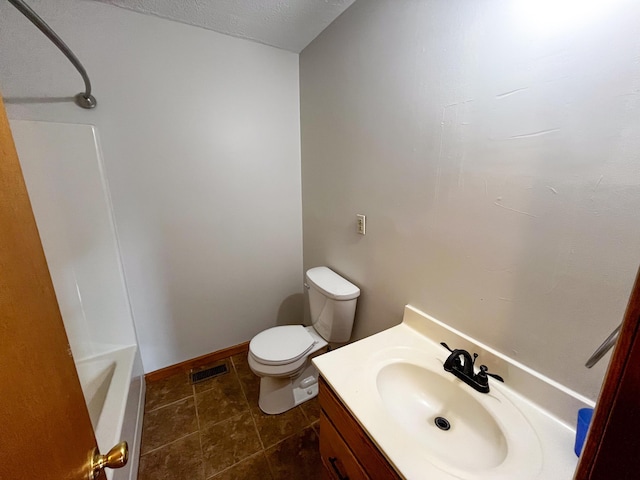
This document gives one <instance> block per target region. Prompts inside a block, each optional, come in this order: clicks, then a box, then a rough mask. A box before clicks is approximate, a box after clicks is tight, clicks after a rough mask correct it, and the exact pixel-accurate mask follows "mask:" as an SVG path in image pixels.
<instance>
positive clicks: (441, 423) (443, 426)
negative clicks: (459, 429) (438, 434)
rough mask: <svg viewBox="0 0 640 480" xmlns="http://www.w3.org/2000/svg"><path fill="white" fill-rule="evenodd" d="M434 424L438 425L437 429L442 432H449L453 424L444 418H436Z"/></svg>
mask: <svg viewBox="0 0 640 480" xmlns="http://www.w3.org/2000/svg"><path fill="white" fill-rule="evenodd" d="M433 422H434V423H435V424H436V427H438V428H439V429H440V430H444V431H447V430H449V429H450V428H451V424H450V423H449V420H447V419H446V418H444V417H436V419H435V420H434V421H433Z"/></svg>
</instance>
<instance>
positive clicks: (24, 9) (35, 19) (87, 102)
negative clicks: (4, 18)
mask: <svg viewBox="0 0 640 480" xmlns="http://www.w3.org/2000/svg"><path fill="white" fill-rule="evenodd" d="M9 3H10V4H11V5H13V6H14V7H16V8H17V9H18V10H19V11H20V13H22V14H23V15H24V16H25V17H27V18H28V19H29V21H31V23H33V24H34V25H35V26H36V27H38V30H40V31H41V32H42V33H44V34H45V35H46V36H47V38H48V39H49V40H51V41H52V42H53V44H54V45H55V46H56V47H58V48H59V49H60V51H61V52H62V53H64V55H65V57H67V58H68V59H69V61H70V62H71V63H72V64H73V66H74V67H76V70H78V73H79V74H80V75H81V76H82V79H83V80H84V90H85V91H84V92H80V93H79V94H77V95H76V96H75V97H74V100H75V102H76V105H78V106H80V107H82V108H94V107H95V106H96V105H97V104H98V102H97V100H96V99H95V97H94V96H93V95H91V81H90V80H89V76H88V75H87V71H86V70H85V69H84V67H83V66H82V63H80V60H78V57H76V56H75V55H74V54H73V52H72V51H71V49H70V48H69V47H67V44H66V43H64V42H63V41H62V39H61V38H60V37H59V36H58V35H57V34H56V32H54V31H53V30H52V29H51V27H50V26H49V25H47V24H46V22H45V21H44V20H42V18H40V17H39V16H38V14H37V13H36V12H34V11H33V10H32V9H31V7H30V6H29V5H27V4H26V3H24V2H23V1H22V0H9Z"/></svg>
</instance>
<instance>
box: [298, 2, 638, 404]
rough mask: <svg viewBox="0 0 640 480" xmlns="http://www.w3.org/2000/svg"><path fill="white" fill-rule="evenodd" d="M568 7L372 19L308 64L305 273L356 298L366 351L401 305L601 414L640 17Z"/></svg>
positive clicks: (624, 275) (323, 40) (309, 53)
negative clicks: (567, 390) (355, 292)
mask: <svg viewBox="0 0 640 480" xmlns="http://www.w3.org/2000/svg"><path fill="white" fill-rule="evenodd" d="M568 4H573V5H574V6H575V5H576V2H568V1H566V0H564V1H556V2H540V1H533V0H530V1H528V0H521V1H515V0H513V1H510V2H504V1H498V0H495V1H489V0H479V1H478V0H453V1H444V0H432V1H427V0H420V1H418V0H414V1H403V2H396V1H391V0H375V1H373V0H372V1H361V2H356V3H355V4H354V5H353V6H352V7H351V8H350V9H349V10H347V11H346V12H345V13H344V14H343V15H342V16H341V17H339V18H338V19H337V21H336V22H334V23H333V24H332V25H330V26H329V27H328V29H327V30H325V31H324V32H323V33H322V34H321V35H320V37H318V38H317V39H316V40H315V41H314V42H312V43H311V44H310V45H309V46H308V47H307V48H306V49H305V50H304V51H303V52H302V53H301V56H300V83H301V125H302V175H303V180H302V185H303V215H304V220H303V227H304V263H305V268H306V267H310V266H314V265H323V264H324V265H329V266H330V267H332V268H334V269H335V270H336V271H338V272H340V273H342V274H344V275H345V276H346V277H347V278H349V279H350V280H352V281H353V282H354V283H356V284H357V285H359V286H360V287H361V289H362V296H361V298H360V299H359V303H358V313H357V317H356V326H355V332H354V338H361V337H364V336H367V335H369V334H372V333H374V332H377V331H379V330H381V329H384V328H386V327H389V326H391V325H393V324H396V323H398V322H399V321H400V319H401V315H402V306H403V305H404V304H407V303H409V304H412V305H414V306H416V307H417V308H420V309H421V310H424V311H425V312H428V313H430V314H431V315H433V316H435V317H436V318H438V319H440V320H442V321H444V322H446V323H448V324H450V325H452V326H453V327H455V328H457V329H460V330H462V331H463V332H465V333H467V334H469V335H471V336H473V337H475V338H477V339H479V340H481V341H482V342H485V343H487V344H489V345H491V346H492V347H494V348H496V349H498V350H499V351H502V352H504V353H505V354H507V355H509V356H512V357H514V358H515V359H517V360H519V361H521V362H523V363H525V364H527V365H529V366H530V367H532V368H534V369H536V370H539V371H541V372H542V373H544V374H546V375H548V376H550V377H551V378H553V379H555V380H557V381H559V382H561V383H563V384H565V385H567V386H569V387H571V388H573V389H575V390H577V391H578V392H580V393H582V394H584V395H586V396H588V397H591V398H595V396H596V395H597V392H598V390H599V387H600V384H601V381H602V377H603V373H604V369H605V367H606V365H605V363H606V361H603V362H601V364H600V365H598V366H597V367H596V368H594V369H593V370H587V369H586V368H585V367H584V366H583V365H584V362H585V360H586V359H587V357H588V356H589V355H590V354H591V353H592V351H593V350H594V349H595V348H596V347H597V346H598V345H599V343H600V342H601V341H602V340H603V339H604V338H605V337H606V336H607V335H608V334H609V333H610V332H611V330H613V328H614V327H615V326H616V325H617V324H618V323H619V322H620V321H621V319H622V315H623V312H624V309H625V305H626V301H627V298H628V295H629V292H630V290H631V286H632V282H633V279H634V276H635V273H636V271H637V268H638V264H639V262H640V242H639V241H638V239H639V238H640V216H639V214H638V212H640V94H639V93H640V63H639V62H638V55H639V54H640V36H639V35H638V28H637V27H638V25H639V24H640V3H638V2H632V1H630V0H629V1H625V0H616V1H613V2H605V1H602V2H600V5H599V4H598V2H595V3H594V2H586V3H585V2H578V5H579V7H578V8H573V9H571V10H567V11H565V10H563V9H564V8H565V7H566V5H568ZM545 5H548V6H550V7H551V9H550V10H548V11H544V6H545ZM594 6H599V7H600V10H599V11H592V10H590V8H592V7H594ZM356 213H363V214H366V215H367V221H368V223H367V235H366V236H364V237H362V236H359V235H357V234H356V218H355V214H356ZM607 358H608V357H607ZM498 373H499V372H498Z"/></svg>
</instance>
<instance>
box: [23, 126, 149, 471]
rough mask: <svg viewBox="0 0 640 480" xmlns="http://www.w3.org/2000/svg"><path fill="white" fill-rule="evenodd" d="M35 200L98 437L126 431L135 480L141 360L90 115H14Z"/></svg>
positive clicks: (107, 445)
mask: <svg viewBox="0 0 640 480" xmlns="http://www.w3.org/2000/svg"><path fill="white" fill-rule="evenodd" d="M11 130H12V133H13V136H14V140H15V143H16V148H17V150H18V156H19V158H20V165H21V167H22V171H23V175H24V178H25V182H26V184H27V190H28V192H29V198H30V200H31V206H32V209H33V212H34V215H35V218H36V223H37V225H38V231H39V233H40V239H41V241H42V246H43V248H44V253H45V256H46V259H47V265H48V267H49V272H50V274H51V279H52V281H53V286H54V289H55V292H56V297H57V299H58V305H59V307H60V312H61V314H62V319H63V321H64V326H65V330H66V332H67V337H68V339H69V345H70V347H71V352H72V353H73V358H74V361H75V363H76V370H77V372H78V377H79V379H80V383H81V386H82V391H83V393H84V396H85V401H86V404H87V408H88V410H89V416H90V418H91V423H92V425H93V429H94V433H95V436H96V440H97V442H98V447H99V449H100V451H101V453H106V452H108V451H109V449H111V448H112V447H113V446H114V445H116V444H117V443H119V442H120V441H122V440H126V441H127V442H128V444H129V465H127V466H126V467H124V468H123V469H119V470H109V471H108V472H107V477H108V478H109V480H111V479H118V480H135V478H136V476H137V463H138V456H139V450H140V434H141V430H142V412H143V407H144V382H143V379H142V375H143V368H142V361H141V359H140V353H139V351H138V345H137V339H136V332H135V329H134V325H133V318H132V315H131V308H130V305H129V297H128V293H127V289H126V285H125V279H124V274H123V271H122V265H121V262H120V251H119V248H118V239H117V236H116V231H115V227H114V223H113V219H112V209H111V201H110V196H109V189H108V186H107V183H106V179H105V175H104V173H103V165H102V156H101V151H100V147H99V142H98V136H97V132H96V130H95V128H94V127H93V126H91V125H72V124H64V123H49V122H31V121H17V120H14V121H11Z"/></svg>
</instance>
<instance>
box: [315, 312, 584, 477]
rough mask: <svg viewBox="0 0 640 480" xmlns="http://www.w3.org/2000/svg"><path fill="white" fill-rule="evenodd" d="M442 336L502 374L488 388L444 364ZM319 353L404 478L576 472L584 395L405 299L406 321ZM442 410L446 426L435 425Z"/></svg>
mask: <svg viewBox="0 0 640 480" xmlns="http://www.w3.org/2000/svg"><path fill="white" fill-rule="evenodd" d="M441 341H445V342H447V343H448V344H449V345H451V346H453V347H454V348H464V349H466V350H469V351H471V352H478V353H479V355H480V356H479V357H478V360H479V361H480V362H482V363H486V364H487V365H488V366H489V368H490V370H491V371H494V372H495V373H497V374H500V375H502V376H503V377H504V378H505V383H500V382H498V381H495V380H494V379H492V378H490V379H489V386H490V389H491V391H490V392H489V393H480V392H477V391H475V390H474V389H473V388H471V387H470V386H469V385H467V384H465V383H464V382H462V381H461V380H460V379H458V378H457V377H455V376H454V375H452V374H451V373H449V372H445V371H444V368H443V363H444V361H445V359H446V358H447V356H448V355H449V352H448V351H447V350H445V349H444V348H443V347H442V346H441V345H440V344H439V342H441ZM313 362H314V364H315V365H316V366H317V367H318V368H319V369H320V373H321V374H322V376H323V377H324V378H325V380H326V381H327V382H328V383H329V385H331V387H332V388H333V389H334V391H335V392H336V394H337V395H338V396H339V397H340V399H341V400H342V401H343V403H344V404H345V406H346V407H347V408H348V409H349V410H350V411H351V413H352V414H353V415H354V417H355V418H356V419H357V420H358V422H359V423H360V425H361V426H362V427H363V428H364V430H365V431H366V432H367V433H368V434H369V436H370V438H371V439H372V440H373V441H374V443H375V444H376V445H377V446H378V447H379V448H380V451H381V452H383V454H384V455H385V457H386V458H387V459H388V460H389V462H390V463H391V464H392V465H393V466H394V467H395V468H396V470H397V471H398V472H399V473H400V475H401V476H402V477H403V478H405V479H407V480H423V479H429V480H570V479H571V478H572V477H573V472H574V469H575V466H576V463H577V462H576V456H575V454H574V453H573V440H574V435H575V430H573V431H572V430H571V428H570V427H569V426H568V425H569V422H574V421H575V420H574V415H575V412H576V411H577V410H578V408H582V407H584V406H590V405H588V404H587V403H585V400H586V399H583V398H581V397H579V396H577V395H576V394H575V393H574V392H571V391H569V390H568V389H566V388H563V387H562V386H560V385H558V384H555V383H553V382H551V381H549V380H548V379H545V378H544V377H542V376H540V375H539V374H537V373H536V372H533V371H532V370H531V369H528V368H527V367H524V366H522V365H520V364H518V363H517V362H515V361H513V360H511V359H508V358H507V357H505V356H503V355H500V354H498V353H497V352H494V351H492V350H490V349H489V348H488V347H486V346H485V345H482V344H481V343H479V342H477V341H474V340H473V339H471V338H469V337H468V336H465V335H463V334H461V333H460V332H456V331H455V330H452V329H451V328H450V327H447V326H446V325H444V324H442V322H439V321H438V320H436V319H434V318H433V317H430V316H428V315H426V314H424V313H423V312H420V311H419V310H416V309H414V308H412V307H406V309H405V316H404V319H403V323H402V324H400V325H397V326H395V327H392V328H390V329H388V330H385V331H383V332H380V333H378V334H376V335H372V336H370V337H367V338H365V339H363V340H360V341H358V342H355V343H352V344H350V345H348V346H345V347H343V348H339V349H336V350H333V351H331V352H329V353H327V354H324V355H321V356H319V357H315V358H314V359H313ZM514 387H515V388H514ZM523 393H524V394H523ZM528 397H533V398H535V399H536V400H538V401H540V400H541V401H544V402H545V405H546V407H545V408H546V409H547V410H545V408H541V407H540V406H539V405H538V404H536V403H535V402H534V401H532V400H530V399H529V398H528ZM549 409H554V411H556V412H561V413H562V414H563V415H564V416H563V420H562V421H560V420H559V418H558V417H554V416H553V415H551V414H550V413H549V411H550V410H549ZM436 417H444V418H445V419H446V420H447V421H448V422H449V423H450V429H449V430H446V431H445V430H441V429H440V428H438V427H437V426H436V425H435V423H434V420H435V418H436Z"/></svg>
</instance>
